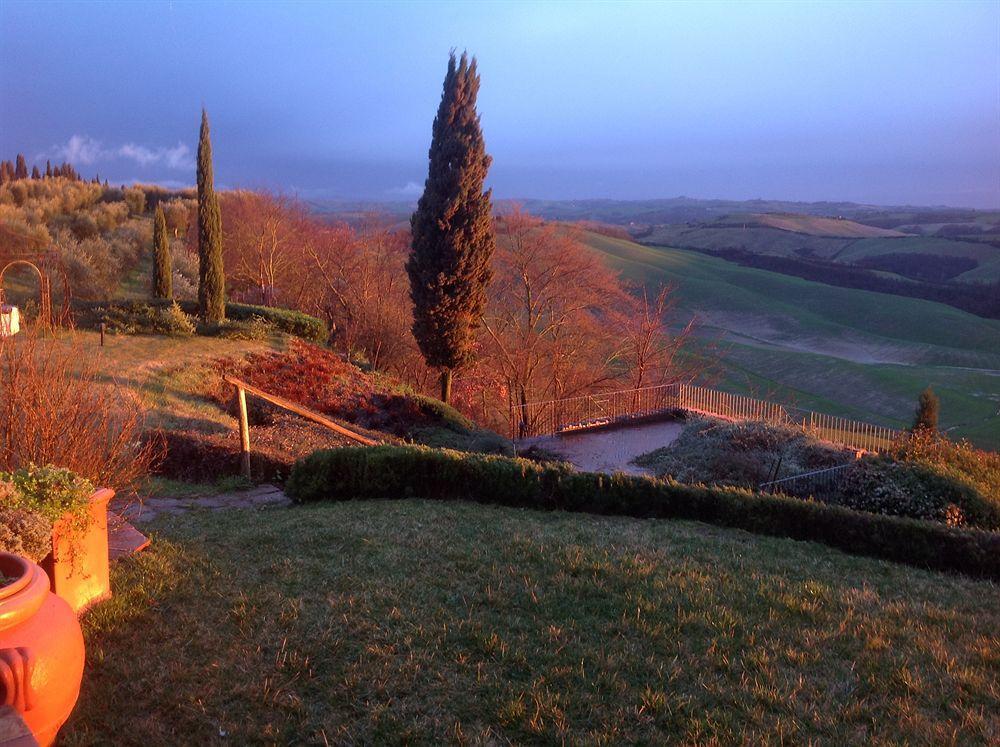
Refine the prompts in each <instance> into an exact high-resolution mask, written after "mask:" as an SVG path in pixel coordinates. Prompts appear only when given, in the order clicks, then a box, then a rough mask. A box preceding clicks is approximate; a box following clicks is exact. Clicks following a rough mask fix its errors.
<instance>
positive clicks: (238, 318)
mask: <svg viewBox="0 0 1000 747" xmlns="http://www.w3.org/2000/svg"><path fill="white" fill-rule="evenodd" d="M171 304H172V301H167V300H163V299H155V300H148V301H112V302H87V301H75V302H74V304H73V306H74V310H75V312H76V313H75V316H76V323H77V325H78V326H80V327H85V328H91V329H96V328H97V327H98V326H100V324H101V322H104V323H105V324H107V325H108V330H109V331H112V332H121V333H123V334H171V333H172V332H170V331H164V330H163V329H162V328H161V326H162V325H161V324H160V323H159V320H160V317H161V316H162V315H161V314H160V313H159V312H160V310H161V309H165V308H168V307H169V306H170V305H171ZM177 305H178V306H180V308H181V310H182V311H184V313H186V314H189V315H190V316H192V317H197V315H198V303H197V302H196V301H178V302H177ZM255 318H259V319H264V320H265V321H266V322H268V323H269V324H271V325H272V326H273V327H274V328H275V329H277V330H279V331H281V332H285V333H287V334H289V335H294V336H295V337H301V338H302V339H303V340H306V341H308V342H314V343H317V344H319V345H324V344H326V341H327V338H328V337H329V332H328V331H327V328H326V323H325V322H323V320H322V319H317V318H316V317H314V316H309V315H308V314H303V313H302V312H300V311H292V310H291V309H279V308H274V307H271V306H254V305H252V304H246V303H233V302H230V303H227V304H226V319H227V320H228V321H231V322H238V323H241V322H246V323H247V324H250V323H252V322H253V320H254V319H255ZM243 326H246V325H242V326H241V325H238V324H237V325H229V326H222V327H219V326H218V325H216V327H212V328H207V329H205V330H199V332H202V333H206V334H209V335H222V336H233V335H234V334H236V335H239V334H244V331H243Z"/></svg>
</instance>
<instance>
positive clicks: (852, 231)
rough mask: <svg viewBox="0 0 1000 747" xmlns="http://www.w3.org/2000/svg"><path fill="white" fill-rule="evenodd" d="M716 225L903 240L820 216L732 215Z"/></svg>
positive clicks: (872, 228) (890, 233) (888, 232)
mask: <svg viewBox="0 0 1000 747" xmlns="http://www.w3.org/2000/svg"><path fill="white" fill-rule="evenodd" d="M719 222H725V223H739V222H743V223H745V224H748V225H753V226H768V227H770V228H777V229H780V230H782V231H793V232H795V233H803V234H808V235H810V236H837V237H842V238H869V237H873V236H905V235H906V234H904V233H903V232H901V231H894V230H892V229H888V228H877V227H876V226H866V225H865V224H863V223H855V222H854V221H852V220H846V219H842V218H827V217H824V216H820V215H802V214H797V213H750V214H747V215H739V214H736V215H732V216H727V217H726V218H722V219H720V221H719Z"/></svg>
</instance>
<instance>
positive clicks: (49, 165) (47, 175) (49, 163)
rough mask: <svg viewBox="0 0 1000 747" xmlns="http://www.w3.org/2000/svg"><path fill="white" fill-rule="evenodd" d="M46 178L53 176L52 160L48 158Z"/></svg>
mask: <svg viewBox="0 0 1000 747" xmlns="http://www.w3.org/2000/svg"><path fill="white" fill-rule="evenodd" d="M45 178H46V179H51V178H52V161H48V160H46V161H45Z"/></svg>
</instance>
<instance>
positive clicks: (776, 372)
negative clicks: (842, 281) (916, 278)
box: [583, 229, 1000, 448]
mask: <svg viewBox="0 0 1000 747" xmlns="http://www.w3.org/2000/svg"><path fill="white" fill-rule="evenodd" d="M772 230H773V229H772ZM583 235H584V238H585V241H586V243H587V244H588V246H590V247H591V248H592V249H593V250H594V251H595V252H597V253H598V254H599V255H600V256H601V257H602V258H603V259H604V261H606V262H607V263H608V264H609V265H610V266H611V267H614V268H615V269H617V270H619V271H621V272H622V273H623V274H624V275H625V276H626V277H627V278H629V279H630V280H632V281H634V282H636V283H641V284H643V285H646V286H648V287H654V288H655V287H657V286H659V285H661V284H664V283H672V284H675V285H676V286H677V294H678V298H679V307H678V322H683V321H686V319H688V318H690V315H692V314H694V315H697V317H698V318H699V319H700V320H701V335H702V337H703V339H704V340H706V348H705V354H706V355H709V356H711V357H713V358H714V357H717V356H718V367H719V370H720V372H721V375H722V382H721V384H722V385H723V387H724V388H727V389H730V390H732V391H740V392H747V393H752V394H755V395H758V396H772V397H777V398H779V399H783V400H784V401H787V402H789V403H793V404H798V405H800V406H806V407H812V408H814V409H820V410H822V411H824V412H831V413H837V414H841V415H845V416H848V417H854V418H858V419H861V420H869V421H872V422H879V423H884V424H886V425H893V426H896V427H899V426H906V425H907V424H908V421H909V418H910V417H911V415H912V409H913V403H914V401H915V398H916V396H917V394H919V392H920V390H921V389H922V388H923V387H924V386H926V385H927V384H931V385H933V386H934V389H935V391H936V392H938V393H939V394H940V395H941V398H942V402H943V405H942V422H943V423H944V424H945V427H946V428H948V429H949V432H950V433H951V434H952V435H954V436H965V437H968V438H970V439H972V440H974V441H976V442H977V443H979V444H981V445H983V446H987V447H989V448H998V447H1000V412H998V406H1000V394H998V381H1000V352H997V348H996V341H997V340H998V339H1000V321H996V320H991V319H981V318H979V317H976V316H973V315H971V314H967V313H965V312H962V311H959V310H957V309H954V308H951V307H949V306H944V305H942V304H939V303H933V302H929V301H924V300H921V299H916V298H904V297H900V296H894V295H887V294H884V293H873V292H870V291H864V290H854V289H851V288H841V287H835V286H831V285H825V284H823V283H818V282H811V281H808V280H803V279H801V278H797V277H790V276H787V275H783V274H779V273H776V272H768V271H766V270H760V269H756V268H751V267H742V266H740V265H738V264H736V263H733V262H728V261H726V260H724V259H721V258H717V257H711V256H708V255H705V254H699V253H695V252H690V251H684V250H680V249H669V248H665V247H652V246H643V245H640V244H637V243H635V242H632V241H627V240H623V239H618V238H614V237H609V236H604V235H601V234H595V233H585V234H583ZM720 348H721V352H722V355H719V352H720ZM945 411H947V414H945Z"/></svg>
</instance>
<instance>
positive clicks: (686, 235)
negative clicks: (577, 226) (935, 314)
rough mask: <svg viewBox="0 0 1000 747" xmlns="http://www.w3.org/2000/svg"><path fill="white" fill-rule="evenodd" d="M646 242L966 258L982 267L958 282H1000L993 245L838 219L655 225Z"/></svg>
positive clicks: (848, 255) (849, 260)
mask: <svg viewBox="0 0 1000 747" xmlns="http://www.w3.org/2000/svg"><path fill="white" fill-rule="evenodd" d="M827 223H829V224H835V225H832V226H828V225H827ZM813 224H819V225H815V226H814V225H813ZM842 224H843V225H845V226H846V227H845V228H843V229H842V230H843V231H844V232H845V233H843V234H839V235H838V234H835V233H832V232H833V231H835V230H837V227H838V226H840V225H842ZM851 226H857V229H853V228H851ZM845 234H846V235H845ZM642 241H643V243H644V244H653V245H656V246H682V247H687V248H694V249H702V250H706V251H724V250H727V249H742V250H743V251H747V252H751V253H754V254H766V255H774V256H782V257H793V258H795V257H799V256H801V255H805V256H810V257H816V258H819V259H826V260H832V261H835V262H840V263H842V264H855V263H857V262H859V261H861V260H865V259H871V258H874V257H879V256H882V255H885V254H928V255H933V256H943V257H968V258H970V259H974V260H975V261H976V262H978V263H979V266H978V267H975V268H974V269H971V270H967V271H965V272H963V273H961V274H959V275H958V276H956V277H955V278H954V279H955V280H957V281H961V282H992V281H995V280H998V279H1000V248H997V247H996V246H992V245H991V244H987V243H984V242H975V241H961V240H956V239H947V238H939V237H936V236H907V235H904V234H902V233H898V232H895V231H887V230H884V229H880V228H874V227H872V226H864V225H862V224H860V223H852V222H851V221H840V220H837V219H834V218H814V217H811V216H784V215H779V216H771V215H766V216H760V215H748V216H745V222H743V217H741V216H738V215H736V216H729V217H727V218H726V219H724V220H722V221H719V222H717V223H707V224H704V225H698V226H689V225H684V224H679V225H664V226H657V227H656V228H655V229H654V230H653V231H652V233H650V234H649V235H648V236H644V237H643V239H642Z"/></svg>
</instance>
